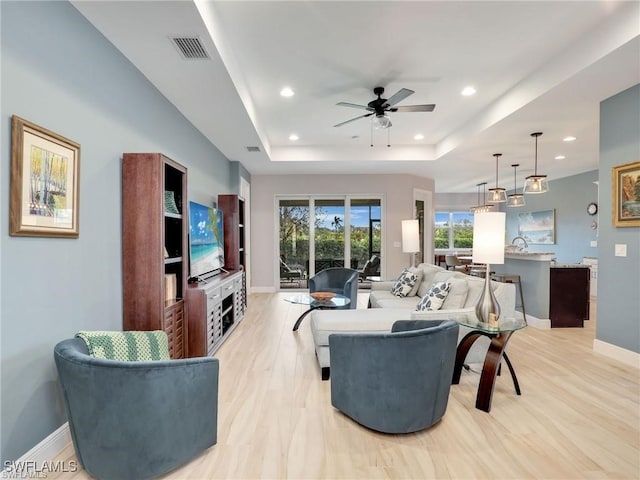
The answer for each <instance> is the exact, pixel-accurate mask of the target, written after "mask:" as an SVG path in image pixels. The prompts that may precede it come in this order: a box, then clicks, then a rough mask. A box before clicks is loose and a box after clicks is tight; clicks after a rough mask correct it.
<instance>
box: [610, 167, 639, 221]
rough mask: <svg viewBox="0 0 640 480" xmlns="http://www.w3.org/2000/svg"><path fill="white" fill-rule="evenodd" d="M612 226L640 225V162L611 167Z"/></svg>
mask: <svg viewBox="0 0 640 480" xmlns="http://www.w3.org/2000/svg"><path fill="white" fill-rule="evenodd" d="M612 180H613V188H612V191H613V226H614V227H640V162H633V163H627V164H625V165H619V166H617V167H613V170H612Z"/></svg>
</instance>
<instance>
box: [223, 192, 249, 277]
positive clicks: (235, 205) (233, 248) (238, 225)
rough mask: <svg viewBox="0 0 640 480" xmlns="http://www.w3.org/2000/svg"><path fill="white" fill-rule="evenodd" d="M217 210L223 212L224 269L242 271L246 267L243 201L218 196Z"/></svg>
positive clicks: (226, 196)
mask: <svg viewBox="0 0 640 480" xmlns="http://www.w3.org/2000/svg"><path fill="white" fill-rule="evenodd" d="M218 208H219V209H220V210H222V212H223V216H222V222H223V224H224V268H226V269H227V270H240V269H243V268H245V267H246V264H245V211H244V199H243V198H242V197H241V196H239V195H234V194H220V195H218Z"/></svg>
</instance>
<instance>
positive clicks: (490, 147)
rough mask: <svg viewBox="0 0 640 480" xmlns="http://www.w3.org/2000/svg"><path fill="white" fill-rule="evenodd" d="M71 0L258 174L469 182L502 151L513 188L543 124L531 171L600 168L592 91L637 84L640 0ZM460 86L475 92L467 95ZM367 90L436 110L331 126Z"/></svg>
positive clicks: (369, 96) (554, 173)
mask: <svg viewBox="0 0 640 480" xmlns="http://www.w3.org/2000/svg"><path fill="white" fill-rule="evenodd" d="M72 3H73V5H74V6H75V7H76V8H77V9H78V10H79V11H80V12H81V13H82V14H83V15H84V16H85V17H86V18H87V19H88V20H89V21H90V22H91V23H92V24H93V25H95V27H96V28H97V29H98V30H99V31H101V32H102V33H103V34H104V35H105V37H106V38H107V39H109V40H110V41H111V42H112V43H113V44H114V45H115V46H116V47H117V48H118V49H119V50H120V51H121V52H122V53H123V54H124V55H125V56H126V57H127V58H128V59H129V60H130V61H131V62H132V63H133V64H134V65H135V66H136V67H137V68H138V69H139V70H140V71H141V72H142V73H143V74H144V75H145V76H146V77H147V78H148V79H149V80H150V81H151V82H152V83H153V84H154V85H155V86H156V87H157V88H158V90H159V91H160V92H162V93H163V94H164V95H165V96H166V97H167V98H168V99H169V101H171V102H172V103H173V104H174V105H175V106H176V107H177V108H178V109H179V110H180V111H181V112H182V114H183V115H184V116H185V117H186V118H188V119H189V120H190V121H191V122H192V123H193V125H194V126H195V127H196V128H198V129H199V130H200V131H201V132H202V133H203V134H204V135H205V136H206V137H208V138H209V139H210V140H211V142H212V143H214V144H215V145H216V146H217V147H218V148H219V149H220V151H221V152H222V153H223V154H224V155H226V156H227V158H229V159H230V160H236V161H240V162H241V163H242V164H243V165H244V166H245V167H246V168H247V170H249V172H251V173H252V174H254V175H256V174H293V173H307V174H314V173H413V174H417V175H422V176H427V177H432V178H434V179H435V182H436V191H438V192H476V191H477V188H476V185H477V184H478V183H479V182H483V181H486V182H488V183H489V187H491V186H493V185H494V184H495V158H494V157H493V156H492V155H493V154H494V153H502V157H501V158H500V176H499V178H500V184H501V186H504V187H506V188H512V187H513V169H512V168H511V166H510V165H511V164H513V163H520V164H521V167H520V168H519V169H518V184H519V185H521V184H522V182H523V179H524V177H525V176H526V175H529V174H531V173H533V163H534V139H533V138H531V136H530V133H532V132H534V131H541V132H543V135H542V136H541V137H539V140H538V172H539V173H543V174H547V175H548V176H549V178H550V179H551V180H553V179H557V178H562V177H565V176H568V175H573V174H576V173H580V172H585V171H590V170H594V169H597V168H598V135H599V133H598V109H599V102H600V101H602V100H604V99H605V98H607V97H609V96H611V95H614V94H616V93H618V92H620V91H622V90H624V89H625V88H628V87H630V86H632V85H634V84H637V83H639V82H640V8H639V7H640V3H638V2H637V1H627V2H619V1H566V2H555V1H531V2H524V1H513V2H495V1H494V2H485V1H468V2H459V1H422V2H420V1H411V2H400V1H373V2H368V1H348V2H347V1H334V2H330V1H289V2H275V1H237V0H236V1H213V2H212V1H202V0H195V1H193V0H183V1H173V2H171V1H153V0H146V1H136V2H134V1H118V2H114V1H86V0H74V1H72ZM174 36H182V37H195V36H197V37H199V38H200V40H201V42H202V43H203V45H204V47H205V49H206V50H207V52H208V54H209V57H210V58H209V59H205V60H186V59H184V58H182V57H181V56H180V54H179V52H178V49H177V48H176V47H175V46H174V44H173V43H172V41H171V40H170V38H171V37H174ZM285 85H287V86H290V87H291V88H293V89H294V91H295V92H296V93H295V95H294V96H293V97H291V98H283V97H281V96H280V95H279V91H280V89H281V88H282V87H283V86H285ZM467 85H473V86H475V88H476V89H477V91H478V93H477V94H476V95H474V96H472V97H463V96H461V95H460V91H461V90H462V88H463V87H465V86H467ZM376 86H383V87H385V97H386V98H388V97H389V96H390V95H392V94H393V93H395V92H396V91H397V90H399V89H400V88H408V89H411V90H414V91H415V94H414V95H411V96H410V97H408V98H407V99H405V100H403V101H402V102H400V103H399V104H398V106H401V105H414V104H422V103H435V104H436V109H435V111H434V112H431V113H425V112H420V113H413V112H412V113H408V112H395V113H391V114H390V115H391V120H392V122H393V127H392V128H391V129H390V130H388V131H385V130H375V131H373V137H372V129H371V125H370V119H368V118H366V119H364V118H363V119H359V120H356V121H354V122H351V123H349V124H347V125H344V126H342V127H333V125H335V124H337V123H340V122H343V121H345V120H348V119H350V118H353V117H356V116H359V115H361V114H364V113H367V112H366V111H364V110H358V109H354V108H348V107H344V106H337V105H336V103H338V102H340V101H343V102H349V103H356V104H364V105H366V104H367V103H368V102H369V101H371V100H373V99H374V98H375V96H374V95H373V92H372V90H373V88H374V87H376ZM291 133H296V134H297V135H298V136H299V137H300V138H299V140H298V141H297V142H292V141H290V140H289V135H290V134H291ZM387 133H389V135H390V145H391V146H390V147H387V146H386V145H387ZM417 133H422V134H423V135H424V139H423V140H420V141H416V140H414V139H413V136H414V135H415V134H417ZM567 135H574V136H576V137H577V140H576V141H575V142H572V143H566V142H563V141H562V139H563V138H564V137H565V136H567ZM372 138H373V144H374V146H373V147H371V146H370V144H371V140H372ZM247 146H258V147H260V152H258V153H256V152H248V151H247V149H246V147H247ZM559 154H563V155H565V156H566V159H565V160H555V159H554V157H555V156H556V155H559Z"/></svg>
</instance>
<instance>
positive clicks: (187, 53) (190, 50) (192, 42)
mask: <svg viewBox="0 0 640 480" xmlns="http://www.w3.org/2000/svg"><path fill="white" fill-rule="evenodd" d="M171 40H172V41H173V44H174V45H175V46H176V47H177V48H178V51H179V52H180V54H181V55H182V56H183V57H184V58H186V59H189V60H192V59H198V58H209V54H208V53H207V51H206V50H205V49H204V45H202V42H200V39H199V38H198V37H172V38H171Z"/></svg>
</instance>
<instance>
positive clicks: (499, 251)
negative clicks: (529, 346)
mask: <svg viewBox="0 0 640 480" xmlns="http://www.w3.org/2000/svg"><path fill="white" fill-rule="evenodd" d="M505 224H506V214H505V213H504V212H483V213H476V214H475V215H474V217H473V263H480V264H485V265H486V272H485V284H484V289H483V291H482V294H481V295H480V298H479V299H478V303H477V304H476V315H477V317H478V320H479V321H480V322H482V323H484V324H487V325H489V327H492V328H497V327H498V318H499V317H500V305H499V304H498V301H497V300H496V297H495V295H494V294H493V290H492V289H491V273H490V271H491V267H490V264H494V265H496V264H498V265H499V264H503V263H504V236H505Z"/></svg>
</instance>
